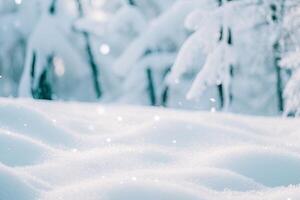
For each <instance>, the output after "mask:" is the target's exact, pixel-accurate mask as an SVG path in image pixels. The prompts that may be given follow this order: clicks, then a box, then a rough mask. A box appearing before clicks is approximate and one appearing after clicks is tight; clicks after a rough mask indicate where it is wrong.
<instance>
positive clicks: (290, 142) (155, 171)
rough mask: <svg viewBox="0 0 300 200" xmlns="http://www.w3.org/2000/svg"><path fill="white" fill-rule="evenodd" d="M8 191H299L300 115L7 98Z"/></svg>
mask: <svg viewBox="0 0 300 200" xmlns="http://www.w3.org/2000/svg"><path fill="white" fill-rule="evenodd" d="M0 113H1V115H0V162H1V163H0V199H1V200H19V199H20V200H32V199H47V200H48V199H51V200H58V199H63V200H76V199H80V200H82V199H87V200H90V199H91V200H92V199H101V200H171V199H172V200H205V199H207V200H220V199H222V200H227V199H228V200H235V199H242V200H250V199H251V200H259V199H261V200H297V199H300V185H297V184H300V120H298V119H289V120H287V119H281V118H277V119H275V118H261V117H255V118H254V117H244V116H239V115H229V114H217V113H200V112H184V111H175V110H163V109H158V108H157V109H151V108H143V107H124V106H104V105H98V104H76V103H69V104H66V103H45V102H33V101H29V100H14V101H12V100H6V99H1V100H0Z"/></svg>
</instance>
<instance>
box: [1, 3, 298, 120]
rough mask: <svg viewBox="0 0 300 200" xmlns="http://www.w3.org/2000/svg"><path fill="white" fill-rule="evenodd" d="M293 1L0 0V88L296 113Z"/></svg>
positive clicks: (4, 92)
mask: <svg viewBox="0 0 300 200" xmlns="http://www.w3.org/2000/svg"><path fill="white" fill-rule="evenodd" d="M299 9H300V6H299V1H297V0H234V1H230V0H164V1H161V0H132V1H131V0H128V1H127V0H109V1H105V0H45V1H40V0H2V1H1V4H0V13H1V22H0V24H1V27H0V28H1V29H0V31H1V32H0V34H1V37H0V40H1V41H0V42H1V48H0V58H1V59H0V62H1V65H0V73H1V84H0V94H1V96H5V97H29V98H34V99H46V100H63V101H85V102H86V101H89V102H90V101H93V102H95V101H97V102H98V101H100V102H106V103H118V104H119V103H120V104H137V105H153V106H164V107H169V108H183V109H197V110H216V111H225V112H234V113H243V114H252V115H253V114H254V115H280V114H284V115H292V116H294V115H297V114H298V112H299V111H300V110H299V108H300V86H298V85H300V71H299V70H298V68H299V66H300V59H297V58H298V57H299V56H298V49H299V45H300V42H299V41H298V37H299V36H298V34H299V30H300V29H299V26H300V25H299V24H298V23H300V21H299V20H298V19H299V15H300V14H299Z"/></svg>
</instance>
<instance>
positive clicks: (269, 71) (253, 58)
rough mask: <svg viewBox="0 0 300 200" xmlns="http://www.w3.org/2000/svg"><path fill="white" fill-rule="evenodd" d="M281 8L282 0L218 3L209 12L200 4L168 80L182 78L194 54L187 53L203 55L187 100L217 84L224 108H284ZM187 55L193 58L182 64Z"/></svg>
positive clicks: (275, 110) (272, 111)
mask: <svg viewBox="0 0 300 200" xmlns="http://www.w3.org/2000/svg"><path fill="white" fill-rule="evenodd" d="M280 9H281V1H272V0H270V1H268V0H265V1H259V0H246V1H215V7H214V8H213V9H212V10H210V11H206V10H203V9H201V8H199V10H197V11H194V12H192V13H191V14H190V15H189V16H188V18H187V20H186V26H187V27H188V28H189V29H190V30H193V31H195V32H194V34H192V35H191V37H190V38H189V39H188V40H187V41H186V43H185V44H184V45H183V48H182V50H181V52H180V53H179V56H178V59H177V62H176V63H175V66H174V68H173V70H172V73H171V75H170V76H169V78H168V81H169V83H174V82H176V80H179V79H180V76H181V75H182V73H184V71H185V69H186V68H187V67H188V64H189V63H191V62H193V60H192V58H193V57H196V56H189V57H188V58H186V55H188V54H194V55H195V54H196V55H201V53H204V54H206V61H205V64H204V65H203V67H202V69H201V71H200V72H199V74H198V76H197V78H196V80H195V82H194V84H193V86H192V88H191V90H190V91H189V93H188V95H187V97H188V98H190V99H193V98H199V97H200V96H201V95H202V93H203V91H205V90H206V89H207V88H209V87H212V86H215V85H219V86H218V87H219V89H218V91H219V95H218V96H219V98H218V99H220V101H219V102H220V103H219V104H220V105H221V107H223V109H224V110H230V111H234V112H247V113H252V114H258V113H264V114H275V113H278V112H280V111H281V110H282V102H281V98H282V97H281V91H280V90H281V87H282V86H281V80H280V78H281V77H280V76H279V72H278V70H279V68H278V64H277V60H278V57H277V49H276V46H277V43H278V40H279V33H280V30H281V23H280V22H279V20H280V19H281V18H282V16H280V15H278V13H281V11H279V10H280ZM249 16H251V17H249ZM186 59H189V61H187V62H183V60H186ZM278 82H279V83H278ZM220 86H222V87H221V89H220Z"/></svg>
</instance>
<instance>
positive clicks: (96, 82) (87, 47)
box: [77, 0, 102, 99]
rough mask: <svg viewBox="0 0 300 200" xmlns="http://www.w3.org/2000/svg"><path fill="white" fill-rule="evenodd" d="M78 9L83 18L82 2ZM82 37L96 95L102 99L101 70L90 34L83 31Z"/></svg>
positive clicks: (78, 2)
mask: <svg viewBox="0 0 300 200" xmlns="http://www.w3.org/2000/svg"><path fill="white" fill-rule="evenodd" d="M77 9H78V13H79V16H80V17H83V14H84V13H83V8H82V4H81V0H77ZM82 35H83V38H84V41H85V50H86V53H87V56H88V61H89V65H90V67H91V71H92V79H93V85H94V89H95V93H96V96H97V98H98V99H100V98H101V97H102V88H101V84H100V80H99V76H100V70H99V67H98V66H97V64H96V60H95V58H94V55H93V51H92V46H91V43H90V36H89V34H88V33H87V32H85V31H83V32H82Z"/></svg>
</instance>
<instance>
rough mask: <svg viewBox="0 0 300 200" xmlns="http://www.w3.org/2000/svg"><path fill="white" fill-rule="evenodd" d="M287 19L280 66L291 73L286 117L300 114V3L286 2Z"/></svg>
mask: <svg viewBox="0 0 300 200" xmlns="http://www.w3.org/2000/svg"><path fill="white" fill-rule="evenodd" d="M285 10H286V11H285V13H286V14H285V18H284V24H283V33H282V34H281V39H282V43H281V48H282V53H283V58H282V60H281V61H280V65H281V66H282V67H283V68H285V69H287V70H288V72H289V75H290V76H289V80H288V82H287V84H286V87H285V89H284V99H285V115H296V116H299V113H300V87H299V85H300V59H299V56H300V54H299V48H300V40H299V38H300V20H299V19H300V18H299V17H300V1H298V0H286V1H285Z"/></svg>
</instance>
